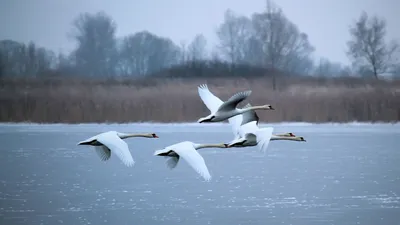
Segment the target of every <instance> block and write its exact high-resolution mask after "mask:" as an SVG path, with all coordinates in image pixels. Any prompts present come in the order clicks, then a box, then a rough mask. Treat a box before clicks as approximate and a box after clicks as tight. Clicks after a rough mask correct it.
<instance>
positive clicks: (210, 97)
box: [197, 84, 224, 113]
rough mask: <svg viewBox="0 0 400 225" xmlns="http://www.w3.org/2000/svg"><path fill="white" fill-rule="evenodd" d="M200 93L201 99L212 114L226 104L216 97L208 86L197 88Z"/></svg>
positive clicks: (203, 85)
mask: <svg viewBox="0 0 400 225" xmlns="http://www.w3.org/2000/svg"><path fill="white" fill-rule="evenodd" d="M197 90H198V92H199V96H200V99H201V100H202V101H203V103H204V104H205V105H206V107H207V108H208V109H209V110H210V112H211V113H214V112H216V111H217V110H218V108H219V107H220V106H221V105H222V104H223V103H224V102H223V101H222V100H221V99H220V98H218V97H217V96H215V95H214V94H213V93H211V91H210V90H209V89H208V86H207V84H202V85H200V86H199V87H197Z"/></svg>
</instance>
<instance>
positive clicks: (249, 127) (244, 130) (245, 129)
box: [239, 121, 259, 137]
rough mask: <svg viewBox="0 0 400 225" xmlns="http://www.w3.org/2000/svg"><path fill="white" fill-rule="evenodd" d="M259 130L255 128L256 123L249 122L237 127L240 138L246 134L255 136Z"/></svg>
mask: <svg viewBox="0 0 400 225" xmlns="http://www.w3.org/2000/svg"><path fill="white" fill-rule="evenodd" d="M258 130H259V128H258V126H257V122H256V121H251V122H249V123H246V124H243V125H242V126H240V127H239V134H240V136H241V137H244V136H245V135H246V134H249V133H252V134H256V132H257V131H258Z"/></svg>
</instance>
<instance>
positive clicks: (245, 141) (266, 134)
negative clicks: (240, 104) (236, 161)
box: [228, 104, 306, 153]
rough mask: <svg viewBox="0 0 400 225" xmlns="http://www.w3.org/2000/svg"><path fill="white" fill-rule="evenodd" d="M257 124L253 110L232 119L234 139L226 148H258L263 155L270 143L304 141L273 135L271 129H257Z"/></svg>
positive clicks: (292, 135)
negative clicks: (276, 141)
mask: <svg viewBox="0 0 400 225" xmlns="http://www.w3.org/2000/svg"><path fill="white" fill-rule="evenodd" d="M248 107H251V105H250V104H247V105H246V106H245V107H244V108H248ZM258 122H259V117H258V116H257V113H256V112H255V111H254V110H252V111H248V112H246V113H243V114H241V115H237V116H235V117H232V118H231V121H230V124H231V125H232V129H233V133H234V136H235V138H234V140H233V141H231V142H230V143H229V144H228V147H247V146H258V147H259V149H260V150H261V151H263V152H264V153H265V152H266V150H267V148H268V145H269V142H270V141H275V140H288V141H306V140H305V139H304V137H297V136H295V135H294V134H293V133H286V134H275V135H274V134H272V132H273V130H274V129H273V128H272V127H266V128H259V127H258Z"/></svg>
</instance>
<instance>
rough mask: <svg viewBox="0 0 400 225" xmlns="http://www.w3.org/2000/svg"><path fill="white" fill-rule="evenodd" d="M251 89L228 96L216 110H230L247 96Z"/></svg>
mask: <svg viewBox="0 0 400 225" xmlns="http://www.w3.org/2000/svg"><path fill="white" fill-rule="evenodd" d="M250 94H251V91H242V92H238V93H236V94H234V95H233V96H232V97H230V98H229V99H228V100H227V101H226V102H224V103H223V104H222V105H221V106H220V107H219V108H218V111H231V110H235V109H236V106H237V105H238V104H239V103H240V102H241V101H243V100H245V99H246V98H247V97H249V96H250Z"/></svg>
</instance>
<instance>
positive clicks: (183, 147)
mask: <svg viewBox="0 0 400 225" xmlns="http://www.w3.org/2000/svg"><path fill="white" fill-rule="evenodd" d="M201 148H227V144H196V143H193V142H191V141H183V142H180V143H177V144H174V145H170V146H167V147H165V148H164V149H161V150H157V151H155V152H154V155H156V156H165V157H168V159H167V161H166V165H167V167H168V168H170V169H173V168H175V167H176V165H177V164H178V162H179V158H180V157H182V158H183V159H184V160H186V162H187V163H188V164H189V165H190V166H191V167H192V168H193V169H194V170H195V171H196V172H197V173H199V174H200V175H201V176H202V177H203V178H204V179H205V180H206V181H209V180H211V175H210V173H209V172H208V169H207V166H206V163H205V162H204V159H203V157H202V156H201V155H200V154H199V153H198V152H197V150H198V149H201Z"/></svg>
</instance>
